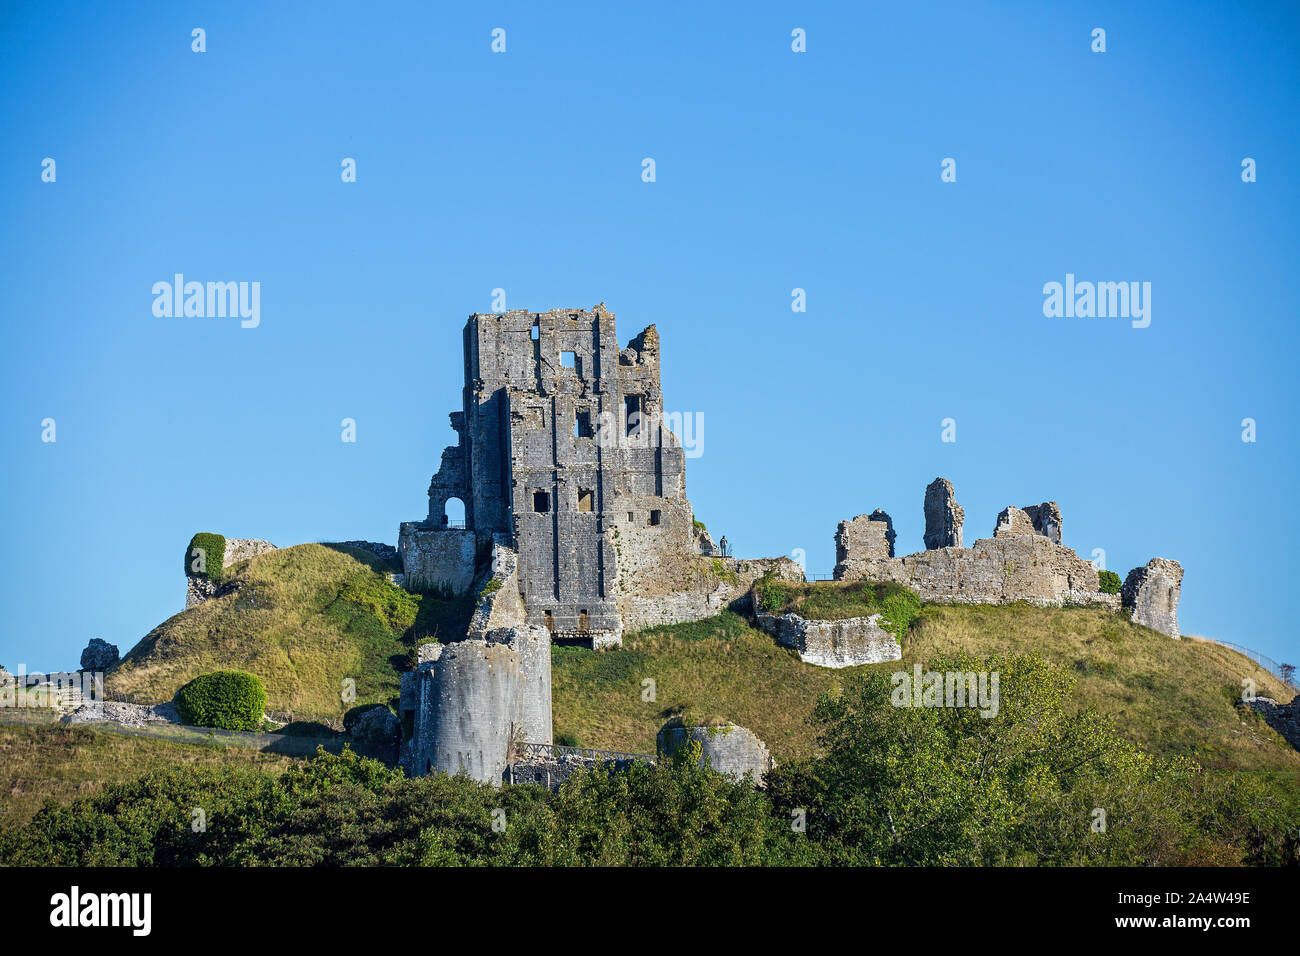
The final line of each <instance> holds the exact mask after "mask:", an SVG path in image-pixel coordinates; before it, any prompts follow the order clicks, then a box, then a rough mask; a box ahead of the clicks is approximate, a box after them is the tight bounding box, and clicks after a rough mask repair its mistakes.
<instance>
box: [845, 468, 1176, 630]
mask: <svg viewBox="0 0 1300 956" xmlns="http://www.w3.org/2000/svg"><path fill="white" fill-rule="evenodd" d="M924 512H925V546H926V550H925V551H920V552H917V553H916V554H909V555H906V556H904V557H894V548H893V545H894V529H893V522H892V521H891V520H890V517H889V515H887V514H885V512H883V511H881V510H879V509H877V510H876V511H874V512H872V513H871V514H870V515H861V516H859V517H857V518H854V519H853V520H852V521H841V522H840V525H839V528H838V529H837V530H836V532H835V551H836V565H835V574H834V576H835V579H836V580H837V581H855V580H862V579H868V580H875V581H896V582H898V583H899V584H904V585H906V586H907V587H909V588H911V589H912V590H914V591H916V592H917V593H918V594H919V595H920V596H921V599H922V600H923V601H932V602H935V603H942V604H1011V603H1014V602H1016V601H1026V602H1028V603H1030V604H1034V605H1038V606H1053V605H1055V606H1060V605H1064V604H1085V605H1097V606H1101V607H1116V608H1118V607H1120V606H1122V607H1124V608H1125V609H1126V610H1127V611H1129V613H1130V616H1131V617H1132V619H1133V620H1134V621H1135V622H1137V623H1139V624H1144V625H1146V626H1147V627H1151V628H1154V629H1155V630H1157V631H1160V632H1161V633H1164V634H1168V635H1169V636H1170V637H1178V598H1179V593H1180V588H1181V585H1182V577H1183V569H1182V566H1181V565H1179V564H1178V562H1177V561H1170V560H1168V559H1167V558H1153V559H1152V560H1151V561H1150V562H1148V563H1147V564H1146V565H1145V566H1144V567H1142V568H1135V569H1134V570H1133V571H1131V572H1129V575H1128V578H1127V580H1126V581H1125V583H1124V587H1123V588H1122V589H1121V593H1120V594H1118V595H1115V594H1105V593H1103V592H1102V591H1101V589H1100V586H1099V579H1098V574H1097V568H1096V567H1095V566H1094V565H1093V564H1092V562H1091V561H1085V560H1084V559H1083V558H1080V557H1079V556H1078V555H1077V554H1076V553H1075V552H1074V551H1073V550H1072V549H1070V548H1067V547H1065V545H1063V544H1062V543H1061V527H1062V520H1061V509H1060V508H1059V507H1058V506H1057V504H1056V502H1054V501H1045V502H1042V503H1040V504H1036V505H1028V506H1026V507H1024V508H1016V507H1013V506H1011V507H1007V508H1004V509H1003V510H1002V512H1001V513H1000V514H999V515H998V517H997V521H996V523H995V524H994V528H993V537H991V538H981V539H979V540H977V541H976V542H975V543H974V544H973V545H971V547H969V548H964V547H962V545H961V542H962V523H963V520H964V518H965V512H964V511H963V510H962V507H961V506H960V505H959V504H957V499H956V494H955V492H954V490H953V486H952V482H950V481H948V480H947V479H944V478H936V479H935V480H934V481H933V482H931V483H930V485H929V486H928V487H927V488H926V490H925V502H924Z"/></svg>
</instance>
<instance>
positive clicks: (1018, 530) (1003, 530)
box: [993, 507, 1038, 538]
mask: <svg viewBox="0 0 1300 956" xmlns="http://www.w3.org/2000/svg"><path fill="white" fill-rule="evenodd" d="M1022 534H1038V532H1037V531H1035V530H1034V522H1033V520H1032V519H1030V517H1029V515H1027V514H1025V513H1024V512H1023V511H1021V510H1020V509H1019V508H1015V507H1009V508H1003V509H1002V510H1001V511H1000V512H998V521H997V524H996V525H994V526H993V537H995V538H1011V537H1015V536H1017V535H1022Z"/></svg>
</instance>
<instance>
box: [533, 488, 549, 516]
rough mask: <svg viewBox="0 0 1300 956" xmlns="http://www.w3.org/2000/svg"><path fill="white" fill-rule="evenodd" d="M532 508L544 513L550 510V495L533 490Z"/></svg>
mask: <svg viewBox="0 0 1300 956" xmlns="http://www.w3.org/2000/svg"><path fill="white" fill-rule="evenodd" d="M533 510H534V511H536V512H537V513H538V514H545V513H546V512H548V511H550V510H551V496H550V495H549V494H548V493H547V492H545V491H534V492H533Z"/></svg>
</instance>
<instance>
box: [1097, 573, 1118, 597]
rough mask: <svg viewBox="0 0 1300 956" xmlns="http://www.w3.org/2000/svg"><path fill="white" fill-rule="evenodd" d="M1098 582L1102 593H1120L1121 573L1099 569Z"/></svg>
mask: <svg viewBox="0 0 1300 956" xmlns="http://www.w3.org/2000/svg"><path fill="white" fill-rule="evenodd" d="M1097 584H1098V585H1099V586H1100V587H1101V593H1102V594H1119V584H1120V582H1119V575H1118V574H1116V573H1115V572H1114V571H1098V572H1097Z"/></svg>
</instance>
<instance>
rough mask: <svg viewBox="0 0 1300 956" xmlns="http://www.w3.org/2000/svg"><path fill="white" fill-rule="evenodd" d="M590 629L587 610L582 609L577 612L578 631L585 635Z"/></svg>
mask: <svg viewBox="0 0 1300 956" xmlns="http://www.w3.org/2000/svg"><path fill="white" fill-rule="evenodd" d="M590 629H591V618H590V617H589V616H588V615H587V609H586V608H585V607H584V608H583V609H582V610H580V611H579V612H578V630H579V631H581V632H582V633H583V634H586V633H587V631H588V630H590Z"/></svg>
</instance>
